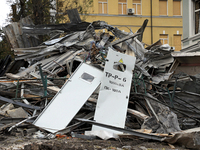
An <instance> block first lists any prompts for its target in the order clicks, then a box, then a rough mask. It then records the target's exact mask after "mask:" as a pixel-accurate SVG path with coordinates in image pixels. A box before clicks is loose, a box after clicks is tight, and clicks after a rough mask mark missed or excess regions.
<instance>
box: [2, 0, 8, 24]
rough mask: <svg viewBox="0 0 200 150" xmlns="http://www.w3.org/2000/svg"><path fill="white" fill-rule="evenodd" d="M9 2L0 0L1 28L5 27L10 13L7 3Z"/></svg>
mask: <svg viewBox="0 0 200 150" xmlns="http://www.w3.org/2000/svg"><path fill="white" fill-rule="evenodd" d="M6 1H7V0H0V28H1V27H4V26H5V25H6V24H8V23H6V21H5V20H6V19H7V18H8V14H9V13H10V6H9V4H7V2H6Z"/></svg>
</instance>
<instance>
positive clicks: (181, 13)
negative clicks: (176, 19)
mask: <svg viewBox="0 0 200 150" xmlns="http://www.w3.org/2000/svg"><path fill="white" fill-rule="evenodd" d="M174 1H180V5H181V7H180V9H181V10H180V15H174V12H173V16H182V15H183V12H182V9H183V8H182V0H173V2H174ZM173 7H174V5H173ZM173 9H174V8H173ZM173 11H174V10H173Z"/></svg>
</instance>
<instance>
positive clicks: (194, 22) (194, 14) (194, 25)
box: [192, 0, 200, 35]
mask: <svg viewBox="0 0 200 150" xmlns="http://www.w3.org/2000/svg"><path fill="white" fill-rule="evenodd" d="M195 2H196V1H195V0H193V11H192V12H193V27H194V31H193V33H194V35H198V34H200V17H199V31H198V32H197V33H195V32H196V18H195V16H196V13H197V12H199V13H200V8H199V9H197V10H196V9H195V5H196V3H195Z"/></svg>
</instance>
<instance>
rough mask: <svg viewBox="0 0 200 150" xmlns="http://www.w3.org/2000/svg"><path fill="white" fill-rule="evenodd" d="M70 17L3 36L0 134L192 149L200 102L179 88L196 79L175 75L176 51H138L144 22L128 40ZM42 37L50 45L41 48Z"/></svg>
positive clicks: (21, 26)
mask: <svg viewBox="0 0 200 150" xmlns="http://www.w3.org/2000/svg"><path fill="white" fill-rule="evenodd" d="M69 12H70V13H69V18H70V19H71V23H67V24H59V25H46V26H45V25H37V26H35V25H33V23H32V22H31V19H30V18H29V17H27V18H23V19H22V20H21V21H20V22H18V23H12V24H10V25H8V26H6V27H5V28H4V29H3V31H4V33H5V35H6V36H7V38H8V40H9V41H10V44H11V46H12V48H13V49H12V50H13V51H14V54H15V61H13V62H11V61H10V57H9V56H8V57H7V58H5V60H2V61H1V62H2V63H1V64H2V65H1V70H2V71H1V74H0V75H1V79H0V86H1V90H0V95H1V96H0V102H1V103H2V105H1V109H0V114H1V119H0V131H1V133H2V134H5V133H10V134H14V135H15V134H22V135H23V136H29V137H33V138H49V139H51V138H56V137H57V136H62V135H63V136H64V135H69V134H71V136H72V137H79V138H84V139H94V138H96V137H100V138H102V139H109V138H123V136H124V135H129V136H130V137H131V136H133V137H140V138H145V139H152V140H156V141H165V142H167V143H171V144H174V143H179V144H182V145H184V146H185V147H187V148H198V147H199V145H200V143H199V140H198V139H199V136H198V134H199V131H200V129H199V128H194V127H198V124H199V122H200V119H199V116H200V115H199V113H200V105H199V104H198V100H199V96H200V95H199V93H195V92H193V91H190V90H184V87H185V86H187V84H192V83H193V82H196V81H197V80H199V77H198V76H195V77H194V76H189V75H187V74H183V73H182V74H175V73H174V72H175V70H176V67H177V66H178V65H177V64H176V63H175V61H174V60H175V59H174V57H173V55H172V54H173V51H174V47H170V46H169V45H167V44H165V45H162V44H161V42H160V41H158V42H156V43H154V44H152V45H150V46H148V47H146V48H145V47H144V45H145V44H144V43H143V42H142V37H143V32H144V30H145V27H146V25H147V22H148V20H145V21H144V24H143V25H142V27H141V28H140V29H139V30H138V31H137V33H133V32H132V31H131V32H129V33H127V32H124V31H121V30H119V29H118V28H115V27H113V26H111V25H108V24H107V23H105V22H103V21H95V22H93V23H87V22H81V20H80V17H79V15H78V13H77V11H76V10H71V11H69ZM72 16H73V17H72ZM74 16H76V17H74ZM102 29H105V30H106V31H107V32H101V31H102ZM44 34H47V35H49V36H50V39H49V40H48V41H45V42H43V43H42V44H40V45H39V37H38V36H39V35H44ZM197 88H198V87H197ZM92 120H95V121H92ZM89 124H92V125H89ZM191 128H192V129H191ZM185 129H190V130H185ZM82 133H84V135H82ZM185 137H187V141H185Z"/></svg>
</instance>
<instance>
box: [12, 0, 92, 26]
mask: <svg viewBox="0 0 200 150" xmlns="http://www.w3.org/2000/svg"><path fill="white" fill-rule="evenodd" d="M92 5H93V0H15V1H14V2H13V3H12V4H11V8H12V13H11V20H12V21H14V22H17V21H19V20H20V19H21V18H24V17H26V16H28V15H30V16H31V18H32V20H33V22H34V24H35V25H38V24H50V23H51V24H52V23H60V22H62V23H63V22H67V21H68V17H67V10H68V9H74V8H77V10H78V12H79V13H80V14H88V9H89V8H90V7H92ZM50 11H54V12H55V13H56V14H55V16H52V13H50ZM81 19H82V20H85V19H86V15H83V16H82V17H81Z"/></svg>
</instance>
